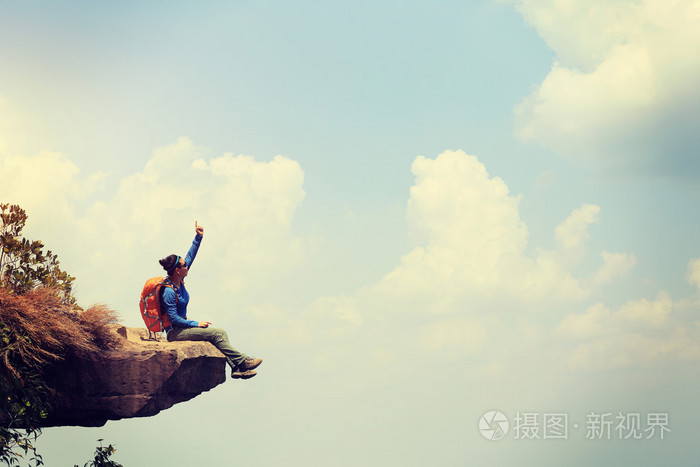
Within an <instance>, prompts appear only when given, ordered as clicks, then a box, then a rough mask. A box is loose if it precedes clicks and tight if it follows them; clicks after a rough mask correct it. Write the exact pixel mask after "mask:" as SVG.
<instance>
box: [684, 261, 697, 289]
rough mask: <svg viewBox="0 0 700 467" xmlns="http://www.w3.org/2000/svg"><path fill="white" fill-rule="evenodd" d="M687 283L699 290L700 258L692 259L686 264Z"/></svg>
mask: <svg viewBox="0 0 700 467" xmlns="http://www.w3.org/2000/svg"><path fill="white" fill-rule="evenodd" d="M687 277H688V282H690V283H691V284H693V285H694V286H695V287H697V288H698V289H700V258H694V259H692V260H690V262H689V263H688V275H687Z"/></svg>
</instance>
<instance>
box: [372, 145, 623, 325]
mask: <svg viewBox="0 0 700 467" xmlns="http://www.w3.org/2000/svg"><path fill="white" fill-rule="evenodd" d="M412 171H413V173H414V175H415V177H416V182H415V185H414V186H413V187H412V188H411V191H410V194H411V196H410V199H409V201H408V207H407V218H408V222H409V226H410V228H411V229H412V231H413V232H414V233H415V235H414V237H415V238H416V240H417V242H418V243H419V244H418V245H417V246H416V247H415V248H414V249H413V250H412V251H410V252H409V253H407V254H406V255H405V256H404V257H403V258H402V259H401V264H400V265H399V266H397V267H396V268H395V269H394V270H393V271H391V272H390V273H388V274H387V275H386V276H385V277H384V278H383V280H382V281H381V282H380V283H379V284H377V285H376V286H375V291H376V293H378V294H380V295H384V296H385V297H387V300H394V301H405V302H408V303H410V305H411V306H419V307H420V306H423V307H425V308H426V310H428V311H435V312H441V311H445V310H453V309H454V308H455V303H457V302H459V301H460V300H462V299H464V297H471V299H472V300H473V299H474V298H475V297H479V298H483V299H486V298H490V299H494V298H497V299H498V300H504V299H507V300H516V301H518V302H522V301H525V302H529V303H536V302H540V301H542V300H545V299H550V300H554V302H560V301H561V300H565V301H567V302H568V301H571V300H574V301H576V300H579V299H581V298H583V297H585V296H586V295H587V294H589V293H590V288H591V287H594V286H598V285H600V284H601V283H602V282H603V279H610V278H612V277H614V276H615V275H616V274H622V273H623V272H625V269H626V267H623V266H629V265H630V263H631V261H629V259H628V257H627V256H624V255H623V256H615V255H612V256H605V255H604V265H603V266H601V268H603V269H601V271H600V272H599V276H600V280H598V281H597V282H595V283H593V281H590V280H587V281H586V280H581V279H577V278H575V277H574V276H573V275H572V274H571V271H572V267H573V266H575V265H576V264H578V263H579V262H580V261H581V259H582V258H583V257H584V256H585V253H586V248H585V245H586V242H587V240H588V237H589V234H588V228H589V226H590V225H591V224H592V223H594V222H596V221H597V219H598V213H599V211H600V208H599V207H598V206H594V205H583V206H581V207H580V208H578V209H575V210H574V211H573V212H572V214H571V215H570V216H569V217H568V218H567V219H566V220H564V221H563V222H562V223H561V224H560V225H559V226H558V227H557V228H556V230H555V238H556V240H557V243H558V245H559V247H558V249H557V250H556V251H548V250H543V249H538V250H537V251H536V253H535V254H534V255H533V256H529V255H527V254H526V253H525V249H526V247H527V242H528V230H527V226H526V225H525V223H524V222H523V221H522V220H521V218H520V213H519V202H520V197H519V196H512V195H511V194H510V193H509V190H508V187H507V185H506V184H505V182H504V181H503V180H501V179H500V178H498V177H490V176H489V174H488V173H487V172H486V168H485V167H484V165H483V164H482V163H480V162H479V161H478V159H477V158H476V157H474V156H469V155H467V154H466V153H464V152H462V151H445V152H443V153H442V154H440V155H438V156H437V157H436V158H435V159H428V158H425V157H423V156H420V157H418V158H416V160H415V162H414V163H413V166H412ZM606 255H607V253H606ZM627 269H628V268H627Z"/></svg>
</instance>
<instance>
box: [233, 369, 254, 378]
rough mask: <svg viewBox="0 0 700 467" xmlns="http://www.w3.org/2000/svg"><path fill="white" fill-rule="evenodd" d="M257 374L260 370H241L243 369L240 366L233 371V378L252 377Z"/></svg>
mask: <svg viewBox="0 0 700 467" xmlns="http://www.w3.org/2000/svg"><path fill="white" fill-rule="evenodd" d="M257 374H258V372H257V371H253V370H246V371H241V369H240V367H239V368H237V369H235V370H233V371H232V372H231V378H233V379H250V378H252V377H253V376H255V375H257Z"/></svg>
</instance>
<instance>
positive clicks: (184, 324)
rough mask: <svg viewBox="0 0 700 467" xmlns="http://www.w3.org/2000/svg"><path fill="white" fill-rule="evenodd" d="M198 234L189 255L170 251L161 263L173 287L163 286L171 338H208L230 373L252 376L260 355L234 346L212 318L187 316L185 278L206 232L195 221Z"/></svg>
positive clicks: (181, 339) (245, 376)
mask: <svg viewBox="0 0 700 467" xmlns="http://www.w3.org/2000/svg"><path fill="white" fill-rule="evenodd" d="M194 228H195V231H196V235H195V237H194V241H193V242H192V246H191V247H190V251H188V252H187V256H185V257H184V258H181V257H180V256H178V255H170V256H167V257H165V258H163V259H161V260H160V265H161V266H163V269H165V271H166V272H167V273H168V278H169V279H170V282H171V283H172V285H173V287H163V295H162V298H161V300H162V301H161V304H162V308H163V310H165V312H166V313H168V318H170V323H171V326H169V327H168V328H166V330H165V331H166V333H167V337H168V341H169V342H172V341H209V342H211V343H212V344H214V346H215V347H216V348H217V349H219V350H220V351H221V353H223V354H224V356H225V357H226V361H227V362H228V364H229V366H230V367H231V377H232V378H241V379H249V378H252V377H253V376H255V375H256V374H257V372H256V371H255V368H257V367H258V366H259V365H260V364H261V363H262V359H261V358H252V357H248V356H247V355H245V354H243V353H241V352H239V351H238V350H236V349H234V348H233V347H232V346H231V344H230V343H229V340H228V335H227V334H226V331H224V330H223V329H217V328H212V327H209V325H210V324H211V323H210V322H209V321H192V320H189V319H187V303H188V302H189V301H190V294H189V293H187V289H186V288H185V282H184V279H185V277H187V273H188V272H189V269H190V267H191V266H192V262H193V261H194V258H195V256H197V250H199V244H200V243H201V242H202V238H203V236H204V228H203V227H202V226H200V225H199V224H197V221H195V222H194Z"/></svg>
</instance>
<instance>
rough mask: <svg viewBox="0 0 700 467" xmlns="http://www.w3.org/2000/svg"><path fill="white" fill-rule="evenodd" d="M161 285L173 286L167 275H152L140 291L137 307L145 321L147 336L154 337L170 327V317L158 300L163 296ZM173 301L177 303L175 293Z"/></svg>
mask: <svg viewBox="0 0 700 467" xmlns="http://www.w3.org/2000/svg"><path fill="white" fill-rule="evenodd" d="M163 287H170V288H174V287H173V284H172V283H171V282H170V279H169V278H168V277H152V278H150V279H148V280H147V281H146V284H144V286H143V290H142V291H141V300H139V307H140V308H141V317H142V318H143V322H144V323H146V328H147V329H148V337H149V339H150V338H151V333H153V337H154V338H156V334H157V333H159V332H163V331H165V328H167V327H170V318H168V314H167V313H165V312H164V311H163V310H162V309H161V306H160V300H161V297H162V296H163ZM175 300H176V301H175V303H177V294H175Z"/></svg>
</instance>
